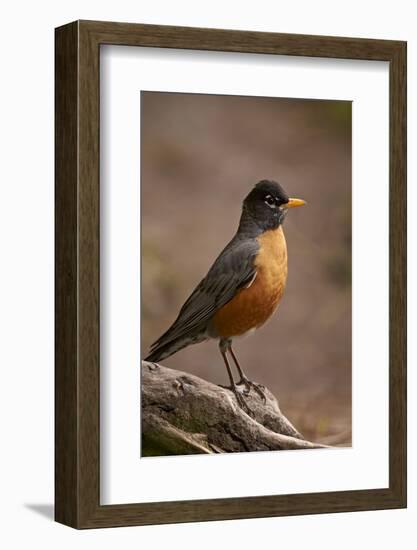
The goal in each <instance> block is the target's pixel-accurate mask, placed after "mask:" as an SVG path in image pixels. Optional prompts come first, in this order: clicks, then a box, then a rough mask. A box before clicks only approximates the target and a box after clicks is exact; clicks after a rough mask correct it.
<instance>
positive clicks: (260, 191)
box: [242, 180, 305, 231]
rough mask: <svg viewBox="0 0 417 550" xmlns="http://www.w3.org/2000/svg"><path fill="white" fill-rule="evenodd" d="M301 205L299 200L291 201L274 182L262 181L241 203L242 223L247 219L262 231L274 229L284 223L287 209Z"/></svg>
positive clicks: (301, 202) (301, 201)
mask: <svg viewBox="0 0 417 550" xmlns="http://www.w3.org/2000/svg"><path fill="white" fill-rule="evenodd" d="M303 204H305V202H304V201H303V200H301V199H291V198H290V197H289V196H288V195H287V193H286V192H285V191H284V189H283V188H282V186H281V185H280V184H279V183H277V182H276V181H271V180H262V181H260V182H258V183H257V184H256V185H255V187H254V188H253V189H252V191H251V192H250V193H249V195H247V197H246V198H245V200H244V201H243V211H242V221H244V219H245V218H246V219H248V218H249V219H251V220H252V221H254V222H255V223H256V225H257V226H258V227H259V228H260V229H261V230H262V231H266V230H267V229H275V228H277V227H278V226H279V225H280V224H281V223H282V222H283V221H284V219H285V216H286V214H287V212H288V209H289V208H293V207H294V206H301V205H303ZM249 219H248V221H249Z"/></svg>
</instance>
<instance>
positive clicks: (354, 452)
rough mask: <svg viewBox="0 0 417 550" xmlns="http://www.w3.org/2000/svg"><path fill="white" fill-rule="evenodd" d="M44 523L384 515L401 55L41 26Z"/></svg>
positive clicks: (396, 285)
mask: <svg viewBox="0 0 417 550" xmlns="http://www.w3.org/2000/svg"><path fill="white" fill-rule="evenodd" d="M55 108H56V339H55V344H56V370H55V380H56V387H55V390H56V391H55V404H56V409H55V412H56V415H55V422H56V424H55V425H56V431H55V435H56V442H55V449H56V461H55V463H56V471H55V476H56V501H55V517H56V521H59V522H61V523H64V524H66V525H69V526H72V527H75V528H99V527H115V526H125V525H126V526H127V525H145V524H158V523H176V522H191V521H208V520H220V519H235V518H240V519H242V518H255V517H268V516H284V515H295V514H313V513H328V512H342V511H360V510H378V509H387V508H404V507H405V506H406V206H407V205H406V43H405V42H400V41H386V40H371V39H358V38H336V37H327V36H307V35H292V34H275V33H258V32H250V31H230V30H219V29H198V28H186V27H168V26H155V25H140V24H124V23H110V22H93V21H76V22H73V23H70V24H68V25H65V26H63V27H59V28H57V29H56V102H55Z"/></svg>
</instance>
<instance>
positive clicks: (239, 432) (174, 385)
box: [142, 361, 323, 456]
mask: <svg viewBox="0 0 417 550" xmlns="http://www.w3.org/2000/svg"><path fill="white" fill-rule="evenodd" d="M265 395H266V402H263V400H262V399H261V397H260V396H259V395H258V394H257V393H256V392H254V391H253V390H252V391H251V392H250V393H249V395H248V396H245V401H246V403H247V405H248V407H249V408H250V410H251V412H252V415H249V414H247V413H246V412H245V411H244V410H242V408H241V407H239V405H238V403H237V400H236V397H235V395H234V394H233V392H231V391H230V390H229V389H227V388H223V387H220V386H216V385H215V384H212V383H210V382H207V381H206V380H202V379H201V378H198V377H197V376H193V375H191V374H187V373H185V372H181V371H178V370H173V369H169V368H167V367H164V366H162V365H157V364H155V363H148V362H146V361H142V456H161V455H180V454H201V453H204V454H211V453H231V452H242V451H243V452H245V451H246V452H247V451H266V450H269V451H270V450H284V449H311V448H318V447H323V445H319V444H316V443H312V442H310V441H306V440H305V439H304V438H303V436H302V435H301V434H300V433H299V432H298V431H297V429H296V428H295V427H294V426H293V425H292V424H291V422H290V421H289V420H288V419H287V418H286V417H285V416H284V415H283V414H282V412H281V410H280V408H279V405H278V401H277V399H276V398H275V397H274V396H273V395H272V393H271V392H270V391H269V390H268V389H265Z"/></svg>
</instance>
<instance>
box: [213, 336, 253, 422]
mask: <svg viewBox="0 0 417 550" xmlns="http://www.w3.org/2000/svg"><path fill="white" fill-rule="evenodd" d="M219 348H220V353H221V354H222V357H223V360H224V364H225V365H226V369H227V374H228V375H229V380H230V386H229V388H228V389H230V390H231V391H232V392H233V393H234V394H235V397H236V401H237V402H238V405H239V407H240V408H241V409H243V410H244V411H245V412H246V413H247V414H249V416H253V413H252V411H251V410H250V409H249V407H248V405H247V404H246V401H245V399H244V397H243V395H242V394H241V393H240V391H239V390H238V388H237V386H236V384H235V381H234V380H233V374H232V370H231V368H230V364H229V360H228V359H227V351H228V349H230V343H229V342H228V341H227V340H226V341H224V340H220V344H219Z"/></svg>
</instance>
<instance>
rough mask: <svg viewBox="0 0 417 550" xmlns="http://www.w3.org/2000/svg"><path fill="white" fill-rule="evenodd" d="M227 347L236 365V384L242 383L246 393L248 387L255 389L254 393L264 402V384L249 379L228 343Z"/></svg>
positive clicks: (248, 389)
mask: <svg viewBox="0 0 417 550" xmlns="http://www.w3.org/2000/svg"><path fill="white" fill-rule="evenodd" d="M228 349H229V351H230V354H231V356H232V357H233V361H234V363H235V365H236V368H237V371H238V373H239V376H240V380H239V382H238V383H237V385H238V386H240V385H241V384H244V385H245V388H246V393H247V394H248V393H249V392H250V389H251V388H253V389H254V390H255V391H256V393H257V394H258V395H259V397H260V398H261V399H262V401H263V402H264V403H266V395H265V392H264V389H265V386H261V384H256V382H252V380H249V378H248V377H247V376H246V375H245V373H244V372H243V370H242V369H241V366H240V365H239V361H238V360H237V357H236V355H235V353H234V351H233V349H232V346H231V345H230V346H229V348H228Z"/></svg>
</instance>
